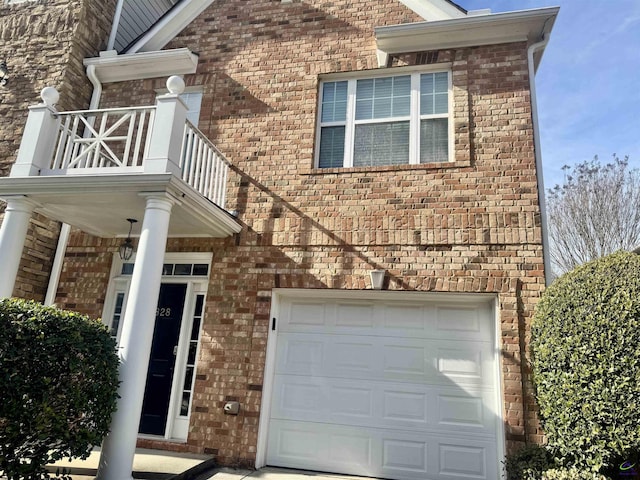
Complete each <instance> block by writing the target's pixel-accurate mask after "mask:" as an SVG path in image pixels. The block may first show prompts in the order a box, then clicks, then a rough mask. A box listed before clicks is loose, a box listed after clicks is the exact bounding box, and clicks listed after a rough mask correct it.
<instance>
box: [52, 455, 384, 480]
mask: <svg viewBox="0 0 640 480" xmlns="http://www.w3.org/2000/svg"><path fill="white" fill-rule="evenodd" d="M99 461H100V448H98V447H96V448H94V449H93V451H92V452H91V454H90V455H89V458H87V459H85V460H78V459H73V460H71V461H70V460H69V459H63V460H60V461H58V462H56V463H54V464H52V465H48V466H47V469H48V470H49V471H50V472H52V473H56V471H58V472H60V473H62V472H63V469H64V471H66V472H69V473H70V474H71V476H72V478H73V480H93V479H94V478H95V475H96V471H97V470H98V462H99ZM214 467H215V465H214V462H213V460H212V458H211V457H210V456H206V455H194V454H185V453H175V452H168V451H164V450H145V449H141V448H139V449H136V455H135V457H134V461H133V477H134V478H141V479H148V480H168V479H170V478H172V477H176V476H178V475H179V476H180V477H179V478H178V479H175V480H244V479H251V480H376V479H372V478H366V479H364V478H362V477H353V476H348V475H337V474H332V473H321V472H312V471H307V470H291V469H288V468H275V467H265V468H261V469H260V470H240V469H233V468H224V467H221V468H214ZM185 472H186V475H183V474H185Z"/></svg>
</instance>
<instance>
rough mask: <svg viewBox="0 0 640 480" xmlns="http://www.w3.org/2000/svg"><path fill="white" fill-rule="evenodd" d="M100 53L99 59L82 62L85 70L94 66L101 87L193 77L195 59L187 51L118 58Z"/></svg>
mask: <svg viewBox="0 0 640 480" xmlns="http://www.w3.org/2000/svg"><path fill="white" fill-rule="evenodd" d="M113 52H114V53H113V54H111V52H103V54H102V56H100V57H93V58H85V59H84V65H85V66H86V67H88V66H90V65H94V66H95V69H96V74H97V76H98V78H99V79H100V82H102V83H112V82H124V81H127V80H140V79H143V78H158V77H165V76H169V75H185V74H188V73H195V71H196V68H197V66H198V55H196V54H195V53H193V52H191V50H189V49H188V48H177V49H174V50H161V51H158V52H140V53H127V54H123V55H117V54H116V53H115V50H114V51H113Z"/></svg>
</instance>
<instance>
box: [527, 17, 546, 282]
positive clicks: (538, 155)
mask: <svg viewBox="0 0 640 480" xmlns="http://www.w3.org/2000/svg"><path fill="white" fill-rule="evenodd" d="M545 26H546V24H545ZM547 43H549V35H548V34H546V33H543V35H542V40H541V41H540V42H537V43H534V44H532V45H530V46H529V48H528V50H527V57H528V65H529V91H530V95H531V119H532V121H533V146H534V155H535V160H536V177H537V179H538V204H539V205H540V220H541V228H542V250H543V253H542V255H543V261H544V281H545V285H547V286H548V285H549V284H550V283H551V256H550V252H549V226H548V223H547V205H546V201H545V196H544V192H545V190H544V178H543V176H542V150H541V147H540V131H539V129H538V106H537V95H536V77H535V75H536V72H535V63H534V60H533V55H534V54H535V53H536V52H537V51H538V50H540V49H543V48H544V47H546V45H547Z"/></svg>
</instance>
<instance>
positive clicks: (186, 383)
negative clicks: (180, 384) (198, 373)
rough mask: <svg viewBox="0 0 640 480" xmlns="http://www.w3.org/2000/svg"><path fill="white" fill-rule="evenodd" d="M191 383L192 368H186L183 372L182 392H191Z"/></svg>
mask: <svg viewBox="0 0 640 480" xmlns="http://www.w3.org/2000/svg"><path fill="white" fill-rule="evenodd" d="M192 383H193V367H187V370H186V371H185V372H184V388H183V390H191V384H192Z"/></svg>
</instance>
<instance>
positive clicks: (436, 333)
mask: <svg viewBox="0 0 640 480" xmlns="http://www.w3.org/2000/svg"><path fill="white" fill-rule="evenodd" d="M281 311H282V313H281V318H280V319H279V330H280V331H281V332H306V333H321V334H335V335H371V336H384V337H394V336H398V337H408V336H411V337H413V338H433V339H450V340H465V339H466V340H475V341H478V340H480V341H492V340H493V336H494V332H493V330H492V329H491V328H490V325H492V324H493V322H492V319H491V316H490V315H489V312H490V307H489V306H488V305H485V306H481V307H478V306H466V305H462V306H460V305H452V304H448V303H446V304H445V303H440V304H435V305H429V304H424V303H423V304H418V303H416V304H407V302H382V301H377V302H376V301H372V302H368V303H363V302H357V303H354V302H340V301H336V302H334V303H322V302H307V301H303V300H285V301H283V305H282V308H281Z"/></svg>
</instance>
